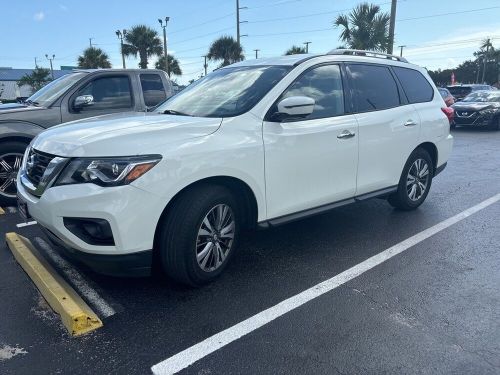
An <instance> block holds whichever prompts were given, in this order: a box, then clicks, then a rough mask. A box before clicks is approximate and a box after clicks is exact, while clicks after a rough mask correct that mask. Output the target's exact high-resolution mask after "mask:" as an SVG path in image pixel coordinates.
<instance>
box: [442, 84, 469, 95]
mask: <svg viewBox="0 0 500 375" xmlns="http://www.w3.org/2000/svg"><path fill="white" fill-rule="evenodd" d="M448 91H449V92H450V93H451V95H453V96H465V95H467V94H468V93H470V92H471V91H472V88H471V87H470V86H464V87H460V86H458V87H457V86H455V87H448Z"/></svg>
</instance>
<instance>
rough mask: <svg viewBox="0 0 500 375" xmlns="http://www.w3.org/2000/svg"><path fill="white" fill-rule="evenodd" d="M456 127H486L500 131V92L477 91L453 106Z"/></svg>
mask: <svg viewBox="0 0 500 375" xmlns="http://www.w3.org/2000/svg"><path fill="white" fill-rule="evenodd" d="M452 108H453V109H454V110H455V120H454V124H453V125H452V127H454V126H474V127H479V126H484V127H488V128H489V129H491V130H499V129H500V91H498V90H496V91H476V92H473V93H472V94H469V95H467V96H466V97H465V98H464V99H463V100H462V101H460V102H458V103H455V104H453V105H452Z"/></svg>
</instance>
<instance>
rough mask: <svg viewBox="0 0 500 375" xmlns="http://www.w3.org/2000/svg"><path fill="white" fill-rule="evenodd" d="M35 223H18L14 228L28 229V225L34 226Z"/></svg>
mask: <svg viewBox="0 0 500 375" xmlns="http://www.w3.org/2000/svg"><path fill="white" fill-rule="evenodd" d="M36 223H37V222H36V221H28V222H26V223H19V224H16V227H18V228H22V227H28V226H30V225H35V224H36Z"/></svg>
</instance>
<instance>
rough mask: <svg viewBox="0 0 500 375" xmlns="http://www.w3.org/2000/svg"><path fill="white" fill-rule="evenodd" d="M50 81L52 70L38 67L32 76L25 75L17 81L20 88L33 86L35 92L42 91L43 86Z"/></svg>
mask: <svg viewBox="0 0 500 375" xmlns="http://www.w3.org/2000/svg"><path fill="white" fill-rule="evenodd" d="M49 81H50V70H49V69H45V68H40V67H36V68H35V69H33V72H31V73H30V74H25V75H24V76H22V77H21V79H20V80H19V81H17V85H18V86H19V87H21V86H24V85H28V86H31V88H32V89H33V91H38V90H40V89H41V88H42V87H43V86H45V85H46V84H47V82H49Z"/></svg>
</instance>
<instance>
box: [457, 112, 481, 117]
mask: <svg viewBox="0 0 500 375" xmlns="http://www.w3.org/2000/svg"><path fill="white" fill-rule="evenodd" d="M456 115H457V116H458V117H467V118H470V117H474V116H476V115H477V112H476V111H471V110H457V111H456Z"/></svg>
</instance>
